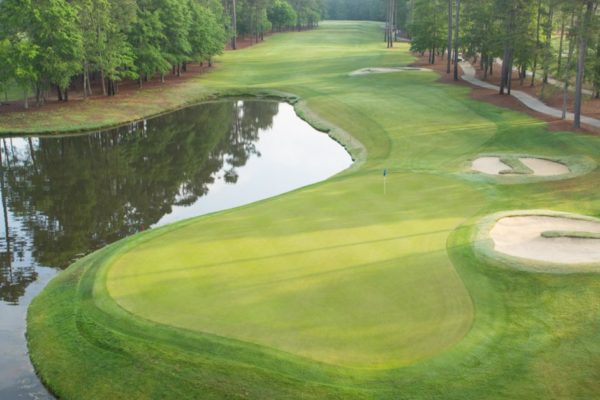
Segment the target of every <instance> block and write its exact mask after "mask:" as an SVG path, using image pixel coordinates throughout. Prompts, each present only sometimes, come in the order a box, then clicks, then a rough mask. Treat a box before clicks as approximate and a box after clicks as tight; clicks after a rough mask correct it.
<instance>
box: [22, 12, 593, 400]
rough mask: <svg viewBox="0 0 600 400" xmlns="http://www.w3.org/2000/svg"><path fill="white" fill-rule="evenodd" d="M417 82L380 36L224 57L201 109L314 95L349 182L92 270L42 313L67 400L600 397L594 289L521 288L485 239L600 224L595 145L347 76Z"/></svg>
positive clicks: (502, 114)
mask: <svg viewBox="0 0 600 400" xmlns="http://www.w3.org/2000/svg"><path fill="white" fill-rule="evenodd" d="M413 61H414V58H413V56H412V55H411V54H410V52H409V45H408V44H399V45H397V46H396V47H395V48H394V49H386V48H385V43H384V42H383V33H382V27H381V25H380V24H378V23H368V22H324V23H322V24H321V26H320V28H319V29H317V30H314V31H307V32H300V33H284V34H279V35H275V36H272V37H270V38H269V39H268V41H267V42H266V43H263V44H260V45H258V46H254V47H251V48H248V49H244V50H241V51H236V52H227V53H226V54H225V55H224V56H222V57H220V59H219V60H218V63H219V66H218V68H217V69H216V70H215V71H213V72H211V73H209V74H207V75H204V76H202V77H201V78H200V82H201V83H202V85H204V86H205V87H206V88H207V90H210V91H215V92H220V93H236V92H239V93H243V94H249V93H276V92H281V93H289V94H293V95H296V96H298V98H300V99H301V101H300V102H299V103H297V105H296V106H297V111H298V113H299V115H301V116H302V117H303V118H305V119H307V120H308V121H309V122H311V123H312V124H313V125H315V126H317V127H321V128H322V129H327V130H330V133H331V135H332V136H334V137H335V138H336V139H337V140H339V141H340V142H342V144H344V145H346V147H347V148H348V150H349V151H350V152H351V153H352V155H353V156H354V157H355V159H356V162H355V165H354V166H353V167H351V168H350V169H348V170H346V171H344V172H342V173H340V174H338V175H336V176H335V177H333V178H331V179H329V180H327V181H324V182H321V183H318V184H315V185H312V186H309V187H305V188H302V189H299V190H296V191H293V192H291V193H287V194H285V195H282V196H278V197H275V198H272V199H268V200H265V201H261V202H258V203H254V204H251V205H248V206H244V207H240V208H236V209H232V210H228V211H223V212H219V213H215V214H211V215H207V216H203V217H199V218H195V219H192V220H186V221H183V222H180V223H176V224H173V225H168V226H166V227H163V228H158V229H152V230H149V231H147V232H144V233H141V234H137V235H134V236H132V237H129V238H127V239H125V240H122V241H119V242H117V243H114V244H112V245H110V246H108V247H106V248H104V249H102V250H100V251H97V252H95V253H93V254H91V255H89V256H86V257H84V258H82V259H80V260H79V261H77V262H76V263H75V264H73V265H72V266H71V267H70V268H68V269H67V270H66V271H64V272H63V273H61V274H59V275H58V276H57V277H56V278H55V279H54V280H53V281H52V282H51V283H50V284H49V285H48V287H47V288H46V289H45V290H44V291H43V292H42V293H41V294H40V295H39V296H38V297H37V298H36V299H35V300H34V301H33V303H32V305H31V307H30V309H29V315H28V331H27V336H28V343H29V348H30V353H31V358H32V360H33V363H34V365H35V368H36V370H37V372H38V374H39V375H40V377H41V378H42V380H43V381H44V383H45V384H46V385H47V387H48V388H49V389H50V390H51V391H52V392H53V393H55V394H56V395H57V396H58V397H59V398H65V399H188V398H189V399H198V398H202V399H225V398H226V399H237V398H240V399H241V398H245V399H286V398H287V399H300V398H301V399H329V398H331V399H354V398H356V399H436V398H440V399H442V398H443V399H484V398H485V399H490V398H510V399H517V398H519V399H551V398H556V399H563V398H592V397H594V396H597V393H599V392H600V275H598V274H597V273H595V272H585V273H582V272H580V271H578V270H577V269H574V271H573V273H570V272H569V270H568V268H563V269H561V273H553V271H544V270H543V268H542V269H539V268H538V269H537V270H535V271H533V272H528V271H527V270H526V269H525V268H513V265H508V264H510V263H519V262H521V261H520V260H519V259H507V258H505V257H498V258H494V257H493V256H492V255H490V253H487V254H485V255H482V254H480V253H478V251H477V248H478V246H475V244H474V240H475V239H477V240H483V239H481V238H479V237H477V232H478V227H477V223H478V222H479V221H480V220H481V219H482V218H484V217H485V216H487V215H491V214H494V213H500V212H504V211H510V210H522V209H546V210H555V211H561V212H568V213H575V214H578V215H586V216H590V217H600V196H598V191H597V182H598V181H599V179H600V173H599V172H598V170H597V169H595V163H598V162H600V139H599V138H598V137H594V136H592V135H585V134H577V133H573V132H550V131H549V130H548V129H547V125H546V123H545V122H543V121H541V120H537V119H535V118H533V117H531V116H528V115H526V114H521V113H517V112H514V111H510V110H507V109H503V108H498V107H496V106H493V105H490V104H487V103H482V102H478V101H475V100H472V99H471V98H470V97H469V91H470V89H469V88H468V87H466V86H459V85H449V84H445V83H442V82H439V76H438V75H437V74H436V73H435V72H432V71H419V70H410V69H407V70H401V71H398V72H392V73H374V74H363V75H350V74H351V72H352V71H356V70H360V69H365V68H388V67H390V68H391V67H402V66H407V65H410V64H411V63H412V62H413ZM481 154H502V155H504V156H505V157H506V156H510V155H511V154H517V155H519V156H526V155H528V154H531V155H536V156H539V157H547V158H548V159H553V160H563V159H564V160H569V162H571V163H572V164H573V165H569V167H570V168H571V170H572V172H575V173H572V174H567V175H565V176H564V177H562V178H558V177H553V178H552V179H547V180H544V179H532V180H531V181H529V180H528V177H527V175H524V176H520V177H518V180H515V179H513V181H511V182H510V183H511V184H502V182H501V181H500V180H501V178H494V179H490V178H489V177H486V176H484V175H483V174H478V173H474V172H473V171H470V170H469V167H468V166H469V165H470V161H471V160H473V159H474V158H476V157H478V155H481ZM581 160H585V161H581ZM578 163H581V164H582V165H584V166H583V167H580V166H578V165H579V164H578ZM590 165H592V167H590ZM384 168H385V169H387V172H388V174H387V178H386V183H385V185H386V188H385V192H384V179H383V170H384ZM582 171H583V172H585V173H583V172H582ZM509 178H510V177H509ZM523 262H526V261H523Z"/></svg>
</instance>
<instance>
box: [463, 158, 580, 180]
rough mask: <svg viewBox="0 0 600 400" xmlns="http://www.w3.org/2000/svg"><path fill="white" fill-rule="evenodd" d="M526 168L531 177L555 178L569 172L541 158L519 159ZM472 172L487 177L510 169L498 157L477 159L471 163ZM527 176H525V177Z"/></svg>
mask: <svg viewBox="0 0 600 400" xmlns="http://www.w3.org/2000/svg"><path fill="white" fill-rule="evenodd" d="M519 161H521V162H522V163H523V164H524V165H525V166H526V167H527V168H529V169H530V170H531V171H532V174H531V175H533V176H557V175H565V174H568V173H569V172H570V170H569V168H568V167H567V166H566V165H564V164H561V163H559V162H556V161H550V160H545V159H542V158H533V157H523V158H519ZM471 169H472V170H473V171H477V172H481V173H484V174H488V175H500V172H502V171H510V170H511V168H510V167H509V166H508V165H506V164H505V163H503V162H502V161H500V157H493V156H491V157H479V158H478V159H476V160H474V161H473V162H472V163H471ZM502 175H503V176H523V174H512V173H505V174H502ZM525 176H527V175H525Z"/></svg>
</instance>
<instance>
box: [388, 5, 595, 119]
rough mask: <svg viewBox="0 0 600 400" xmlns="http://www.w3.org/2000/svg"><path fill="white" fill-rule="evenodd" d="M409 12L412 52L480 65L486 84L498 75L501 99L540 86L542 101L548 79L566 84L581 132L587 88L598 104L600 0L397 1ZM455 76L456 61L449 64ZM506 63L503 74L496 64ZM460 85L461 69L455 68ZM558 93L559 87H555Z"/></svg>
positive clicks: (406, 23) (405, 25) (406, 19)
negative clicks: (461, 58)
mask: <svg viewBox="0 0 600 400" xmlns="http://www.w3.org/2000/svg"><path fill="white" fill-rule="evenodd" d="M394 1H398V2H402V3H403V5H404V7H403V9H404V10H405V11H406V15H405V16H404V18H402V19H400V20H401V21H403V24H402V25H401V26H400V27H399V28H400V29H402V30H404V31H406V33H407V34H408V35H409V36H410V37H411V38H412V42H411V43H412V44H411V46H412V50H414V51H417V52H421V53H425V52H428V53H429V55H430V56H429V57H430V62H431V63H434V62H435V57H436V55H437V56H442V57H443V56H444V53H446V54H452V53H453V51H454V54H453V57H452V58H454V59H456V58H458V53H459V52H461V53H462V55H463V56H464V57H466V58H470V59H472V60H474V61H475V62H476V63H477V64H478V66H479V68H480V69H481V71H482V74H483V79H488V78H489V76H490V75H492V74H495V73H499V74H500V89H499V92H500V94H504V93H508V94H510V92H511V89H512V87H513V85H514V82H513V79H514V78H513V71H514V70H515V69H516V70H517V71H518V82H519V83H520V84H521V85H524V84H525V83H527V84H529V85H531V86H534V85H536V84H537V83H538V82H539V81H541V85H542V89H541V96H542V98H543V97H544V96H545V95H546V93H547V85H548V84H549V80H550V79H555V80H557V81H559V82H560V85H561V86H562V92H563V118H564V117H565V116H566V110H567V101H568V100H567V99H568V91H569V88H570V86H572V85H574V91H575V96H574V105H573V108H574V114H575V121H574V126H575V127H576V128H579V127H580V124H581V103H582V92H583V87H584V85H587V86H589V87H590V88H591V89H592V90H593V93H594V96H595V97H596V98H600V23H599V22H600V20H599V18H598V17H599V15H598V3H599V2H598V0H533V1H532V0H394ZM447 59H448V61H449V63H448V72H450V57H448V58H447ZM497 60H501V67H500V70H499V71H495V70H494V69H495V65H496V61H497ZM454 71H455V79H458V76H457V72H456V71H457V67H456V65H455V67H454ZM553 83H554V84H555V85H556V84H557V82H553Z"/></svg>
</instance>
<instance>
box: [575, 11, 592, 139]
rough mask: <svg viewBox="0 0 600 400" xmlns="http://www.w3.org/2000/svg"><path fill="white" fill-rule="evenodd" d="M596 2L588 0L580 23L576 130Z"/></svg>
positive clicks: (579, 118)
mask: <svg viewBox="0 0 600 400" xmlns="http://www.w3.org/2000/svg"><path fill="white" fill-rule="evenodd" d="M594 3H595V2H594V1H593V0H588V1H587V4H586V10H585V16H584V18H583V19H582V20H581V21H580V23H579V60H578V61H577V79H576V81H575V106H574V110H573V113H574V114H575V118H574V119H573V127H574V128H575V129H578V128H581V102H582V98H581V95H582V91H583V78H584V74H585V58H586V55H587V33H588V26H589V25H590V22H591V18H592V11H593V10H594Z"/></svg>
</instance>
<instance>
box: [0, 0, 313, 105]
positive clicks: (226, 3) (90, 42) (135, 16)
mask: <svg viewBox="0 0 600 400" xmlns="http://www.w3.org/2000/svg"><path fill="white" fill-rule="evenodd" d="M234 10H235V12H234ZM235 14H237V16H239V17H238V18H237V19H236V18H235V17H234V15H235ZM323 14H324V6H323V3H322V1H321V0H46V1H42V0H25V1H23V0H3V1H2V2H0V56H1V58H2V60H3V61H4V62H3V64H2V66H0V90H2V91H4V92H6V89H7V87H8V86H9V85H18V86H19V87H20V88H21V89H22V91H23V93H24V98H25V106H26V107H27V106H28V102H27V99H28V97H29V94H30V93H32V92H33V93H35V95H36V100H37V103H38V104H43V103H44V102H45V101H46V98H47V96H48V93H49V91H50V90H51V89H52V90H55V91H56V93H57V94H58V98H59V100H63V101H67V100H68V98H69V88H70V87H71V86H72V84H73V82H74V81H77V82H82V85H81V86H82V88H83V94H84V96H89V95H91V94H93V93H92V85H91V81H96V82H98V81H99V82H101V85H100V86H101V88H102V89H101V90H102V92H103V94H104V95H108V96H112V95H115V94H117V92H118V86H119V82H121V81H123V80H125V79H138V80H139V85H140V87H141V86H142V85H143V82H144V81H145V80H148V79H150V78H151V77H152V76H154V75H157V74H158V75H160V76H161V77H162V78H163V79H164V75H165V74H166V73H167V72H168V71H172V72H173V74H176V75H177V76H179V75H180V74H181V73H182V72H183V71H185V69H186V64H187V63H189V62H204V61H208V63H209V65H210V63H211V60H212V58H213V57H214V56H216V55H218V54H220V53H221V52H222V51H223V49H224V44H225V42H226V41H228V39H229V38H231V37H232V36H233V35H236V36H237V35H238V34H241V35H253V36H254V37H255V38H256V40H259V39H262V37H263V34H264V32H266V31H270V30H272V29H273V28H275V29H277V30H278V31H281V30H286V29H302V28H312V27H314V26H316V25H317V23H318V21H319V20H320V19H321V16H322V15H323ZM234 23H235V25H236V26H235V27H234V26H233V24H234Z"/></svg>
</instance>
